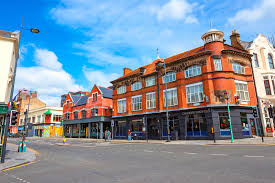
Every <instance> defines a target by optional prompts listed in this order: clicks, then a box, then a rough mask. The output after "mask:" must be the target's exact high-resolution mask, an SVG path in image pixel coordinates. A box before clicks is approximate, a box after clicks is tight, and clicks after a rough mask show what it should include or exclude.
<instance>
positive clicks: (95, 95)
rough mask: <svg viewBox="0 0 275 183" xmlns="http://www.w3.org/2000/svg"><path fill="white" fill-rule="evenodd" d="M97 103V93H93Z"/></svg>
mask: <svg viewBox="0 0 275 183" xmlns="http://www.w3.org/2000/svg"><path fill="white" fill-rule="evenodd" d="M95 101H97V93H93V102H95Z"/></svg>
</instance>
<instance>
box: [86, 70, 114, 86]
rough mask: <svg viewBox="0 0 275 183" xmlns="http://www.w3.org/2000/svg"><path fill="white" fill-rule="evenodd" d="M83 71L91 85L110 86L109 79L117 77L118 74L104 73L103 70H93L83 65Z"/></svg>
mask: <svg viewBox="0 0 275 183" xmlns="http://www.w3.org/2000/svg"><path fill="white" fill-rule="evenodd" d="M83 72H84V75H85V77H86V79H87V80H88V81H89V82H90V83H91V85H94V84H97V85H99V86H104V87H108V86H111V85H112V84H111V83H110V81H112V80H114V79H116V78H118V77H119V74H117V73H106V72H105V71H99V70H94V69H90V68H86V67H83Z"/></svg>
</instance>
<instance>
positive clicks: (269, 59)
mask: <svg viewBox="0 0 275 183" xmlns="http://www.w3.org/2000/svg"><path fill="white" fill-rule="evenodd" d="M268 64H269V68H270V69H274V63H273V58H272V56H271V54H268Z"/></svg>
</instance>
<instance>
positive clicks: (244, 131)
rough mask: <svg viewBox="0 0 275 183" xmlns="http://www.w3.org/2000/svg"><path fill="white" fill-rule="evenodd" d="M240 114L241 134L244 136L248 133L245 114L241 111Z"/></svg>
mask: <svg viewBox="0 0 275 183" xmlns="http://www.w3.org/2000/svg"><path fill="white" fill-rule="evenodd" d="M240 116H241V123H242V127H243V129H242V132H243V135H245V136H247V135H248V136H249V135H250V132H249V125H248V120H247V114H246V113H245V112H241V113H240Z"/></svg>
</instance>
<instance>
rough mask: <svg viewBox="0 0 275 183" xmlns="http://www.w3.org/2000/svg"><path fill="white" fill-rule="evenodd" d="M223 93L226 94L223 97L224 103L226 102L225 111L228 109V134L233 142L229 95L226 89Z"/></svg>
mask: <svg viewBox="0 0 275 183" xmlns="http://www.w3.org/2000/svg"><path fill="white" fill-rule="evenodd" d="M224 95H225V96H226V97H225V99H226V104H227V111H228V121H229V126H230V136H231V142H232V143H233V142H234V138H233V131H232V125H231V117H230V109H229V102H228V100H229V96H228V93H227V91H226V90H225V92H224Z"/></svg>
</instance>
